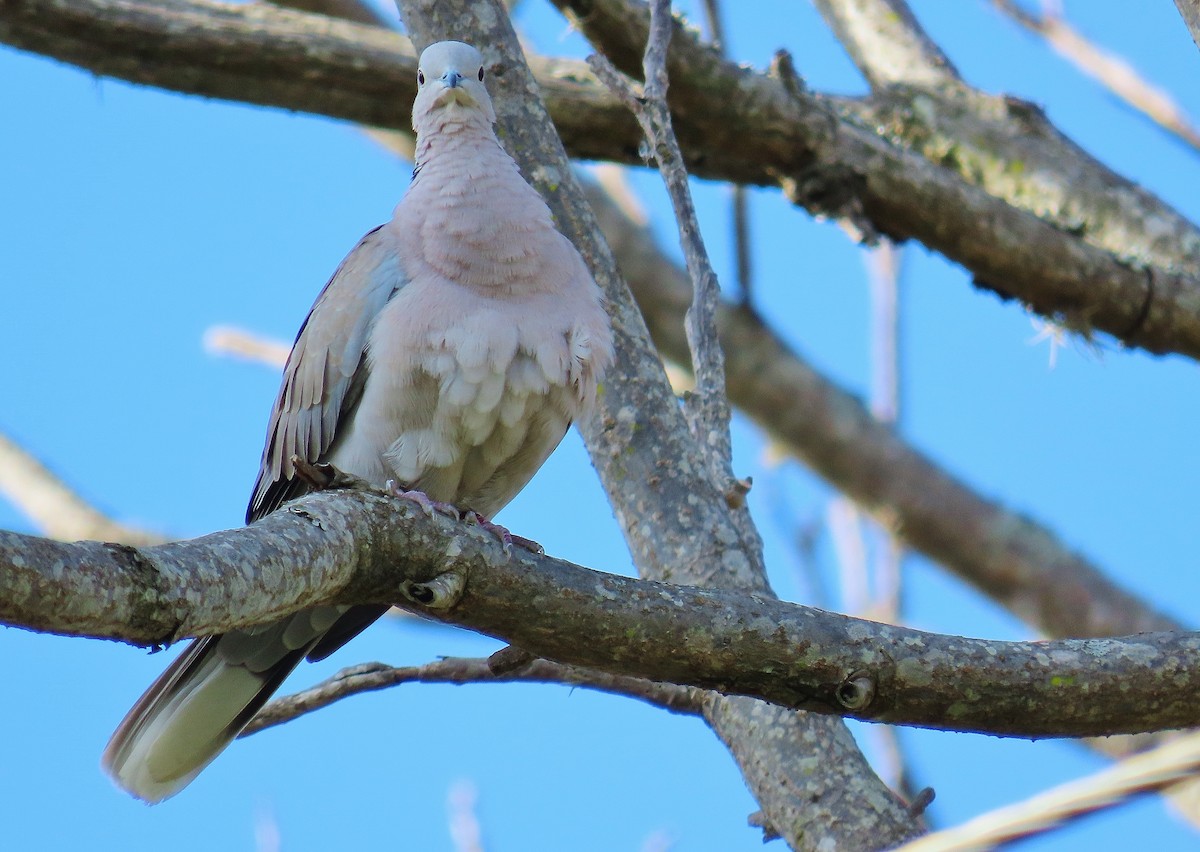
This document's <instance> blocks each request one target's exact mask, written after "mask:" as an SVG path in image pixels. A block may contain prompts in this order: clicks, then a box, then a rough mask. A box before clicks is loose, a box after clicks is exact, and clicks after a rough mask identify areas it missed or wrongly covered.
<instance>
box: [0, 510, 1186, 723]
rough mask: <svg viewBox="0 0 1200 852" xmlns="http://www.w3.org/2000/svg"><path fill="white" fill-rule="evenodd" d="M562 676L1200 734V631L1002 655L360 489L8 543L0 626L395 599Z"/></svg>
mask: <svg viewBox="0 0 1200 852" xmlns="http://www.w3.org/2000/svg"><path fill="white" fill-rule="evenodd" d="M391 601H396V602H397V603H398V604H399V605H400V606H402V607H404V608H405V609H408V610H410V611H413V612H418V613H421V614H422V615H425V616H427V617H430V618H433V619H436V620H439V621H444V622H447V623H451V624H458V625H462V626H465V627H469V628H471V629H473V630H476V631H479V632H482V633H485V634H487V635H490V636H496V637H498V638H501V639H503V640H505V641H507V642H510V643H512V644H513V645H515V646H516V647H518V648H521V649H522V650H524V651H526V652H528V653H530V654H533V655H535V656H537V657H543V658H545V659H548V660H553V661H557V662H559V663H563V664H567V665H572V666H583V667H586V668H597V669H601V670H603V671H606V672H609V673H611V674H615V675H624V676H629V677H636V678H641V679H644V680H651V681H660V682H666V683H676V684H679V685H682V686H693V687H698V688H700V689H709V690H716V691H718V692H723V693H727V694H737V695H744V696H752V697H755V698H759V699H762V700H766V701H769V702H772V703H775V704H778V705H780V706H786V707H791V708H796V709H806V710H811V711H815V712H818V713H824V714H837V715H848V716H853V717H855V718H859V719H866V720H871V721H880V722H891V723H894V724H908V725H922V726H931V727H939V728H944V729H948V730H960V731H979V732H984V733H992V734H1003V735H1009V736H1035V737H1043V736H1082V735H1089V736H1090V735H1106V734H1112V733H1127V732H1136V731H1145V730H1152V729H1160V728H1171V727H1179V726H1183V725H1192V724H1196V723H1198V722H1200V634H1185V633H1170V634H1141V635H1138V636H1133V637H1126V638H1124V639H1120V640H1117V639H1088V640H1062V641H1056V642H993V641H988V640H982V639H965V638H961V637H956V636H939V635H935V634H930V633H923V632H921V631H917V630H910V629H907V628H903V627H895V626H889V625H882V624H876V623H874V622H870V621H864V620H861V619H856V618H851V617H849V616H843V615H838V614H835V613H828V612H822V611H821V610H816V609H812V608H809V607H804V606H800V605H797V604H788V603H783V602H781V601H778V600H774V599H770V598H763V597H760V596H757V595H753V594H747V593H743V592H735V591H727V590H719V589H701V588H695V587H691V586H670V585H667V584H663V583H657V582H654V581H649V580H640V579H633V578H628V577H619V576H616V575H612V574H603V573H599V572H596V571H592V570H589V569H587V568H583V567H580V566H578V565H573V564H571V563H569V562H564V561H561V560H558V559H553V558H551V557H547V556H539V555H536V554H533V553H529V552H526V551H523V550H510V551H506V550H505V548H504V547H503V546H502V545H501V544H500V543H499V542H498V541H496V539H495V538H494V537H493V536H490V535H488V534H487V533H485V532H483V531H481V530H479V529H477V528H474V527H471V526H468V525H461V524H456V523H455V522H452V521H450V520H449V519H447V518H444V517H441V516H436V515H435V516H434V517H428V516H426V515H425V514H424V513H423V512H421V511H420V509H419V508H417V507H413V506H408V505H407V504H403V503H398V502H397V501H395V500H394V499H392V498H389V497H386V496H383V495H379V494H375V493H364V492H345V491H342V492H325V493H321V494H316V495H310V496H308V497H304V498H302V499H300V500H297V501H295V502H294V503H291V504H289V506H288V507H287V508H286V509H284V510H282V511H279V512H276V513H274V514H272V515H271V516H269V517H267V518H265V519H263V520H262V521H260V522H258V523H255V524H252V525H251V526H249V527H245V528H239V529H234V530H228V531H225V532H220V533H213V534H210V535H207V536H203V537H201V538H197V539H192V540H189V541H182V542H174V543H170V544H164V545H157V546H154V547H143V548H132V547H128V546H124V545H113V544H104V543H99V542H76V543H70V544H68V543H62V542H55V541H52V540H49V539H41V538H36V537H33V536H25V535H20V534H17V533H8V532H3V533H0V620H2V621H3V622H4V623H7V624H11V625H14V626H20V627H27V628H31V629H37V630H41V631H45V632H55V633H60V634H65V635H82V636H93V637H105V638H112V639H123V640H125V641H129V642H134V643H138V644H159V643H163V642H169V641H173V640H174V639H177V638H179V637H182V636H194V635H203V634H210V633H216V632H221V631H225V630H229V629H232V628H236V627H246V626H249V625H252V624H260V623H263V622H267V621H271V620H274V619H276V618H278V617H280V616H282V615H283V614H285V613H287V612H291V611H295V610H297V609H302V608H307V607H311V606H314V605H317V604H326V603H385V602H391Z"/></svg>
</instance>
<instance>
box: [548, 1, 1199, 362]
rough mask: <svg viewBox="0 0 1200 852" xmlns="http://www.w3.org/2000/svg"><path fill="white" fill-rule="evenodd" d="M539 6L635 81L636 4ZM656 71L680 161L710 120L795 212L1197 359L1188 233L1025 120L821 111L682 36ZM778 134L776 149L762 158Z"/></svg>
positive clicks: (1023, 110)
mask: <svg viewBox="0 0 1200 852" xmlns="http://www.w3.org/2000/svg"><path fill="white" fill-rule="evenodd" d="M555 2H556V5H558V6H559V7H560V8H565V11H567V13H568V15H569V17H570V18H571V19H572V21H573V22H574V23H575V24H576V26H578V27H579V28H580V29H581V30H582V31H583V32H584V34H585V35H587V36H588V37H589V38H590V39H591V40H592V42H593V44H595V45H596V46H597V48H598V49H600V50H601V51H602V52H603V53H604V55H605V56H607V57H608V58H609V59H610V60H611V61H612V62H613V63H614V64H615V65H616V66H617V68H619V69H620V70H622V71H624V72H625V73H627V74H631V73H636V69H637V67H638V57H639V56H640V45H642V44H644V43H645V33H646V27H647V14H646V9H645V6H644V5H643V4H641V3H638V2H633V0H555ZM668 68H669V71H670V74H671V79H672V81H673V83H672V100H673V103H674V108H675V114H676V123H677V126H678V128H679V133H680V139H681V141H682V144H683V148H684V152H685V155H687V154H688V152H689V150H692V148H691V145H693V144H695V141H693V140H698V139H699V138H700V137H693V136H691V133H690V130H689V124H688V119H690V121H691V122H693V123H698V122H699V121H700V119H699V118H698V116H704V117H705V118H707V117H710V116H715V115H716V114H717V113H721V114H722V120H721V121H720V122H713V123H712V124H711V125H710V126H707V127H706V132H705V135H704V137H703V139H704V140H705V143H706V144H705V146H704V150H706V151H713V150H716V151H729V150H741V151H745V150H748V148H747V140H748V139H749V138H750V137H753V139H754V146H753V147H755V148H756V149H757V150H756V153H757V155H758V156H760V157H762V158H763V160H762V162H764V163H768V164H769V165H768V168H769V169H770V170H772V172H773V173H774V174H775V176H776V178H777V179H778V181H779V183H780V185H781V186H782V187H783V188H784V190H785V192H786V193H787V194H788V197H789V198H790V199H791V200H793V201H795V202H796V203H802V204H804V205H805V206H806V207H808V209H810V210H812V211H814V212H816V213H819V214H825V215H830V216H834V217H837V218H840V219H844V220H847V221H848V222H849V223H850V224H851V225H853V226H855V227H856V228H857V229H858V230H859V231H861V232H863V233H868V234H869V233H871V232H872V231H874V230H877V231H879V232H882V233H885V234H888V235H890V236H892V237H894V238H896V239H905V238H909V237H915V238H917V239H920V240H922V241H923V242H925V243H926V245H929V246H930V247H932V248H935V249H937V250H938V251H941V252H942V253H944V254H946V255H947V256H948V257H950V258H952V259H954V260H956V261H958V262H959V263H962V264H963V265H965V266H967V267H968V268H969V269H971V270H972V272H973V273H974V275H975V283H976V284H977V285H978V286H981V287H984V288H987V289H990V290H993V291H995V292H996V293H998V294H999V295H1001V296H1002V297H1003V298H1019V299H1021V300H1022V301H1024V302H1025V303H1026V304H1027V305H1028V306H1030V307H1031V308H1032V309H1033V310H1035V311H1037V312H1039V313H1042V314H1044V315H1046V316H1050V317H1055V318H1058V319H1060V320H1061V321H1063V322H1064V323H1066V324H1068V325H1070V326H1071V327H1072V328H1074V329H1075V330H1077V331H1079V332H1081V333H1085V334H1086V333H1090V332H1091V331H1094V330H1098V331H1104V332H1107V333H1109V334H1112V335H1113V336H1114V337H1117V338H1118V339H1120V340H1122V341H1124V342H1125V343H1127V344H1131V345H1137V346H1143V347H1145V348H1147V349H1149V350H1151V351H1159V343H1158V342H1155V341H1158V340H1162V341H1163V342H1164V343H1165V342H1166V340H1167V339H1168V338H1169V339H1170V341H1171V342H1170V343H1168V344H1167V348H1169V349H1172V350H1173V351H1180V352H1184V351H1190V350H1191V348H1192V345H1193V344H1192V343H1188V344H1187V347H1188V349H1187V350H1185V349H1184V348H1183V347H1181V346H1179V345H1178V344H1181V343H1182V339H1183V338H1182V337H1181V336H1180V333H1181V332H1182V331H1183V327H1188V328H1189V329H1191V327H1192V326H1193V325H1194V326H1195V327H1194V329H1192V330H1189V331H1187V332H1185V333H1184V336H1186V337H1187V338H1188V339H1189V340H1190V339H1192V338H1193V336H1194V338H1195V342H1196V349H1195V351H1194V353H1192V354H1200V281H1198V280H1197V277H1196V276H1197V275H1198V274H1200V269H1198V268H1197V260H1196V258H1197V257H1200V232H1197V230H1196V228H1195V227H1194V226H1193V225H1192V224H1191V223H1190V222H1187V221H1186V220H1185V219H1183V218H1182V217H1181V216H1179V214H1178V213H1176V212H1175V211H1173V210H1170V209H1169V208H1167V207H1166V206H1165V205H1162V204H1161V203H1159V202H1156V201H1152V200H1151V196H1150V195H1149V194H1148V193H1147V192H1146V191H1145V190H1143V189H1141V188H1140V187H1138V186H1136V185H1135V184H1133V183H1131V182H1129V181H1126V180H1123V179H1121V178H1119V177H1118V176H1116V175H1114V174H1113V173H1111V172H1109V171H1108V170H1106V169H1104V168H1103V167H1102V166H1100V165H1099V164H1098V163H1097V162H1096V161H1095V160H1094V159H1092V158H1091V157H1089V156H1088V155H1087V154H1086V153H1085V152H1083V151H1081V150H1080V149H1079V148H1078V147H1076V146H1074V145H1072V144H1071V143H1070V142H1069V140H1067V139H1065V137H1063V136H1062V135H1061V134H1060V133H1058V132H1057V131H1056V130H1055V129H1054V128H1053V127H1052V126H1051V125H1050V124H1049V123H1048V122H1047V121H1046V119H1045V117H1044V115H1042V114H1041V113H1040V111H1039V110H1037V108H1036V107H1034V106H1032V105H1030V104H1026V103H1023V102H1020V101H1017V100H1015V99H1012V98H995V97H990V96H985V95H982V94H980V93H977V92H973V91H971V90H968V89H965V88H963V90H962V91H957V92H952V93H938V92H933V91H929V90H925V89H922V90H920V93H919V96H920V97H921V98H922V100H921V102H920V106H919V108H918V107H915V106H914V97H917V96H918V95H917V93H915V92H913V90H911V89H907V90H906V89H905V87H896V86H892V87H888V88H887V89H886V90H884V91H880V92H876V94H875V96H874V97H872V98H871V99H869V100H865V101H861V100H854V99H845V98H822V97H820V96H818V95H814V94H812V93H809V92H806V91H804V90H803V89H802V88H801V87H799V86H796V85H794V82H793V83H789V81H788V80H787V79H786V78H776V77H769V76H763V75H759V74H756V73H754V72H752V71H749V70H747V69H745V68H744V67H741V66H737V65H734V64H733V63H730V62H725V61H723V60H721V58H720V57H719V56H718V55H716V54H715V53H714V51H712V49H711V48H708V47H707V46H705V45H702V44H699V43H698V42H697V40H696V37H695V35H694V34H693V33H690V32H688V31H687V30H686V29H684V28H682V27H677V28H676V31H675V33H674V34H673V36H672V40H671V51H670V53H669V54H668ZM941 94H945V95H946V96H945V98H942V97H941ZM835 113H836V114H837V115H835ZM839 115H840V116H841V118H840V119H839V117H838V116H839ZM822 116H823V117H822ZM685 117H687V119H685ZM783 127H787V128H789V130H790V131H791V132H789V133H788V135H789V136H790V139H789V142H788V146H789V147H788V149H787V152H786V153H784V152H783V151H779V152H778V153H779V155H780V157H779V158H778V159H777V158H776V156H775V153H776V152H775V148H774V145H775V142H776V141H778V140H780V139H781V137H780V136H779V135H778V134H779V131H780V130H781V129H782V128H783ZM800 128H803V130H801V129H800ZM870 128H876V129H881V131H882V132H885V133H890V134H891V137H890V139H891V141H885V140H884V138H883V137H881V136H878V135H876V134H875V132H874V131H872V130H870ZM897 139H900V140H903V141H902V142H901V143H900V144H898V145H897V144H895V140H897ZM785 163H786V165H785ZM1006 163H1020V164H1021V167H1020V169H1015V170H1012V169H1007V168H1005V167H1004V166H1003V164H1006ZM690 166H691V163H690V161H689V167H690ZM704 169H705V166H704V164H698V167H696V168H694V169H693V173H694V174H702V173H703V172H704ZM1017 172H1019V174H1018V173H1017ZM946 205H949V206H946ZM948 211H953V212H952V213H949V212H948ZM982 222H986V223H987V227H986V228H980V227H979V223H982ZM968 223H969V224H968ZM1168 233H1169V234H1170V235H1171V236H1170V238H1166V237H1167V234H1168ZM1072 234H1073V235H1074V236H1070V235H1072ZM1000 255H1003V260H1001V258H1000ZM1085 282H1086V283H1085ZM1181 324H1182V325H1181ZM1168 329H1170V330H1169V331H1168ZM1164 335H1165V336H1164Z"/></svg>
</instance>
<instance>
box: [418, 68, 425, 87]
mask: <svg viewBox="0 0 1200 852" xmlns="http://www.w3.org/2000/svg"><path fill="white" fill-rule="evenodd" d="M417 85H418V86H424V85H425V72H424V71H422V70H421V69H420V68H418V69H417Z"/></svg>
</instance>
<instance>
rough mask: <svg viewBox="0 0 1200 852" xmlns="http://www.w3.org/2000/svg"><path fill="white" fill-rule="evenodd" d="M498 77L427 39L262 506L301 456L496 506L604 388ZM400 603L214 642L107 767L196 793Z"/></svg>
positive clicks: (314, 315) (284, 398)
mask: <svg viewBox="0 0 1200 852" xmlns="http://www.w3.org/2000/svg"><path fill="white" fill-rule="evenodd" d="M483 78H484V68H483V58H482V56H480V54H479V52H478V51H476V50H475V49H474V48H473V47H471V46H469V45H466V44H462V43H461V42H453V41H447V42H440V43H438V44H435V45H432V46H431V47H429V48H428V49H427V50H426V51H425V52H424V53H422V54H421V60H420V70H419V71H418V72H417V84H418V90H417V98H416V102H415V103H414V105H413V129H414V130H416V133H417V148H416V163H417V167H416V170H415V171H414V173H413V181H412V184H411V186H410V187H409V189H408V192H407V193H406V194H405V196H404V198H403V200H402V201H401V202H400V204H399V205H398V206H397V207H396V211H395V214H394V215H393V217H392V220H391V221H390V222H388V223H387V224H385V225H382V226H380V227H379V228H376V229H375V230H374V231H371V232H370V233H369V234H367V235H366V236H365V237H363V239H362V241H361V242H360V243H359V244H358V246H356V247H355V249H354V251H352V252H351V253H350V255H349V256H348V257H347V258H346V259H345V260H344V261H343V262H342V265H341V266H340V267H339V268H338V270H337V272H335V273H334V276H333V278H332V279H331V280H330V282H329V283H328V284H327V285H326V286H325V289H324V290H323V291H322V293H321V295H320V296H319V297H318V298H317V301H316V304H315V305H314V306H313V308H312V311H311V312H310V313H309V315H308V319H306V320H305V322H304V325H303V326H302V327H301V329H300V334H299V336H298V337H297V338H296V343H295V346H294V347H293V348H292V353H291V357H289V358H288V362H287V367H286V368H285V370H284V376H283V386H282V387H281V388H280V391H279V396H278V398H277V399H276V400H275V407H274V409H273V410H272V412H271V420H270V424H269V426H268V429H267V442H266V447H265V449H264V450H263V458H262V467H261V469H260V470H259V474H258V482H257V485H256V486H255V488H254V494H253V496H252V497H251V500H250V508H249V509H248V511H247V513H246V519H247V522H253V521H255V520H257V519H259V518H261V517H263V516H264V515H266V514H267V513H269V512H271V511H274V510H275V509H276V508H278V507H279V506H280V505H281V504H282V503H284V502H285V501H287V500H290V499H292V498H294V497H297V496H299V495H301V494H303V493H304V492H305V491H306V490H308V488H309V486H307V485H306V484H305V483H304V482H303V481H302V480H300V479H299V478H298V477H296V475H295V470H294V467H293V464H292V462H291V458H292V456H293V455H297V456H299V457H300V458H302V459H305V460H307V461H309V462H328V463H330V464H332V465H334V466H335V467H336V468H338V469H339V470H342V471H344V472H346V473H350V474H353V475H355V476H358V477H360V478H362V479H365V480H366V481H367V482H369V483H372V484H374V485H376V486H381V487H382V486H384V485H385V484H386V483H388V481H389V480H392V481H394V483H398V484H399V485H400V486H401V487H403V488H409V489H414V490H415V491H421V492H424V494H425V495H427V496H428V498H429V499H430V500H432V501H436V502H444V503H452V504H454V505H455V506H459V507H462V508H464V509H470V510H474V511H475V512H478V513H480V514H481V515H482V516H484V517H485V518H491V517H492V516H493V515H494V514H495V513H496V512H497V511H499V509H500V508H501V507H503V506H504V505H505V504H506V503H508V501H509V500H511V499H512V498H513V497H514V496H515V495H516V494H517V492H518V491H520V490H521V489H522V488H523V487H524V486H525V483H526V482H528V481H529V479H530V477H532V476H533V474H534V472H536V471H537V469H538V468H539V467H540V466H541V465H542V463H543V462H544V461H545V460H546V458H547V456H549V455H550V453H551V452H552V451H553V450H554V448H555V447H556V446H557V445H558V442H559V441H560V440H561V439H562V437H563V434H564V433H565V432H566V430H567V427H568V426H569V425H570V423H571V421H572V420H573V419H574V418H576V417H577V416H579V415H580V414H581V412H583V411H584V409H585V408H586V406H587V405H588V404H589V403H590V401H591V399H592V398H593V397H594V394H595V391H596V384H597V382H598V381H599V379H600V376H601V374H602V373H603V371H604V368H605V367H606V366H607V365H608V363H609V361H610V360H611V358H612V337H611V330H610V327H609V322H608V317H607V315H606V314H605V312H604V307H603V303H602V297H601V294H600V290H599V288H598V287H597V286H596V284H595V282H594V281H593V280H592V278H591V276H590V275H589V274H588V271H587V268H586V267H585V266H584V263H583V259H582V258H581V257H580V256H579V253H578V252H577V251H576V250H575V248H574V247H573V246H572V245H571V243H570V242H569V241H568V240H567V239H566V238H565V237H564V236H562V235H561V234H560V233H559V232H558V231H557V230H555V228H554V225H553V222H552V221H551V217H550V211H549V209H548V208H547V207H546V205H545V203H544V202H543V201H542V199H541V198H540V197H539V196H538V194H537V193H536V192H535V191H534V190H533V189H532V188H531V187H530V186H529V185H528V184H527V183H525V181H524V180H523V179H522V178H521V176H520V173H519V172H518V170H517V165H516V163H514V162H513V161H512V159H511V158H509V156H508V155H507V154H506V153H505V152H504V150H503V149H502V148H501V147H500V144H499V142H497V140H496V136H495V133H494V131H493V129H492V124H493V123H494V122H495V120H496V116H495V113H494V112H493V110H492V104H491V100H490V98H489V97H488V93H487V90H486V89H485V88H484V85H483ZM385 609H386V607H383V606H355V607H345V606H323V607H317V608H315V609H311V610H306V611H304V612H299V613H296V614H295V615H293V616H290V617H289V618H286V619H284V620H282V621H279V622H275V623H273V624H266V625H262V626H260V627H254V628H249V629H246V630H239V631H235V632H231V633H226V634H224V635H221V636H208V637H204V638H202V639H197V640H195V641H194V642H193V643H192V644H191V645H190V646H189V647H188V649H187V650H186V651H185V652H184V653H183V654H182V655H180V657H179V658H178V659H177V660H176V661H175V662H174V663H172V664H171V666H170V667H169V668H168V669H167V670H166V671H165V672H164V673H163V674H162V676H161V677H159V679H158V680H157V681H155V682H154V684H153V685H152V686H151V687H150V688H149V689H148V690H147V691H146V694H145V695H143V696H142V697H141V699H140V700H139V701H138V702H137V704H136V705H134V707H133V709H132V710H130V711H129V714H128V715H127V716H126V717H125V719H124V721H123V722H122V723H121V725H120V727H119V728H117V731H116V733H114V734H113V737H112V740H111V741H110V742H109V744H108V748H107V749H106V750H105V752H104V761H103V762H104V766H105V768H106V770H107V771H108V772H109V774H111V775H112V777H113V779H114V780H115V781H116V782H117V783H118V784H119V785H120V786H122V787H124V788H125V789H126V790H128V791H129V792H130V793H132V794H134V795H135V796H138V797H139V798H142V799H145V800H146V801H148V802H159V801H161V800H163V799H165V798H167V797H168V796H171V795H173V794H175V793H177V792H179V791H180V790H181V789H182V788H183V787H185V786H186V785H187V784H188V783H189V782H191V780H192V779H193V778H195V777H196V775H197V774H199V772H200V771H201V770H202V769H203V768H204V767H205V766H207V765H208V763H209V762H210V761H212V760H213V758H215V757H216V756H217V755H218V754H219V753H220V752H221V751H222V750H223V749H224V748H225V747H226V746H227V745H228V744H229V743H230V742H231V741H232V740H233V738H234V737H236V736H237V734H238V732H240V731H241V730H242V728H244V727H245V725H246V724H247V723H248V722H249V721H250V719H251V718H252V717H253V716H254V714H255V713H256V712H257V711H258V710H259V709H260V708H261V707H262V705H263V704H264V703H265V702H266V701H267V699H268V698H269V697H270V696H271V693H272V692H274V691H275V689H276V688H278V687H279V685H280V683H282V681H283V680H284V678H286V677H287V675H288V674H289V673H290V672H291V671H292V669H294V668H295V667H296V666H297V665H298V664H299V663H300V661H301V660H302V659H304V658H308V659H309V660H319V659H322V658H324V657H326V656H328V655H329V654H331V653H333V651H335V650H336V649H337V648H339V647H340V646H341V645H342V644H344V643H345V642H347V641H348V640H349V639H351V638H352V637H354V636H355V635H357V634H358V633H359V631H361V630H362V629H363V628H365V627H366V626H367V625H369V624H370V623H371V622H372V621H374V620H375V619H376V618H378V617H379V616H380V615H381V614H383V612H384V611H385Z"/></svg>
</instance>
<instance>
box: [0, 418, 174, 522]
mask: <svg viewBox="0 0 1200 852" xmlns="http://www.w3.org/2000/svg"><path fill="white" fill-rule="evenodd" d="M0 494H4V495H5V496H6V497H7V498H8V500H9V502H11V503H12V504H13V506H15V507H16V508H17V509H19V510H20V511H21V512H23V513H24V514H25V515H26V517H28V518H29V519H30V520H31V521H33V523H34V525H36V526H37V527H38V529H40V530H41V531H42V532H43V533H45V534H46V535H47V536H50V537H51V538H57V539H60V540H63V541H75V540H78V539H91V540H95V541H114V542H120V543H121V544H131V545H143V544H162V543H163V542H165V541H168V539H167V537H166V536H163V535H159V534H158V533H154V532H150V531H149V530H144V529H139V528H137V527H131V526H127V525H125V524H119V523H117V522H116V521H114V520H112V519H111V518H109V517H108V516H107V515H105V514H104V513H103V512H101V511H99V510H98V509H96V508H95V507H94V506H92V505H91V504H89V503H88V502H86V501H85V500H84V499H83V498H82V497H80V496H79V495H78V494H77V493H76V492H75V491H74V490H73V489H72V488H71V487H70V486H68V485H67V484H66V483H65V482H63V481H62V480H61V479H59V478H58V477H57V476H55V475H54V474H53V473H51V472H50V470H49V469H48V468H47V467H46V466H45V465H43V464H42V463H41V462H40V461H38V460H37V459H35V458H34V457H33V456H32V455H30V454H29V453H28V452H27V451H25V450H24V449H22V448H21V447H20V446H19V445H18V444H17V443H16V442H15V441H13V440H12V439H11V438H9V437H7V436H6V435H3V434H0Z"/></svg>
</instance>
